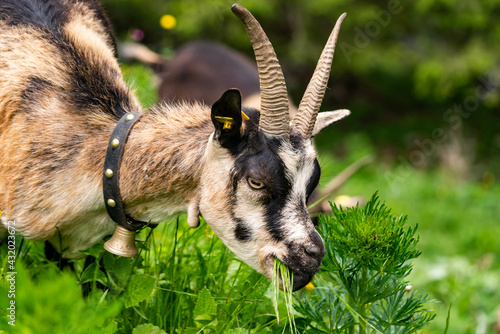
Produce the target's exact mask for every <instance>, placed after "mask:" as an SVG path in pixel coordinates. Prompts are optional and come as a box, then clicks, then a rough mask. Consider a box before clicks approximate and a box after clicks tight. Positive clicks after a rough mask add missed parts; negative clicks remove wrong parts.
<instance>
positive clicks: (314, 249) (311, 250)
mask: <svg viewBox="0 0 500 334" xmlns="http://www.w3.org/2000/svg"><path fill="white" fill-rule="evenodd" d="M304 251H305V252H306V254H308V255H310V256H312V257H314V258H318V257H322V254H323V252H322V250H321V247H318V246H316V245H314V244H309V245H305V246H304Z"/></svg>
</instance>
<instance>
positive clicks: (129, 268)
mask: <svg viewBox="0 0 500 334" xmlns="http://www.w3.org/2000/svg"><path fill="white" fill-rule="evenodd" d="M123 71H124V74H125V75H126V77H127V79H126V80H127V82H135V83H136V85H135V87H137V88H138V89H139V96H141V103H142V104H143V105H145V106H148V105H151V103H152V102H153V101H154V100H155V99H156V96H155V93H154V87H153V86H152V85H151V84H150V82H151V81H150V76H151V73H150V71H148V70H147V69H144V68H141V67H136V65H133V66H131V67H129V68H127V67H124V68H123ZM318 143H319V149H320V153H321V154H320V162H321V164H322V168H323V176H322V180H321V185H325V184H326V183H327V181H328V180H329V179H331V178H332V177H334V176H335V175H336V174H338V173H339V172H340V171H341V170H342V169H343V168H344V167H346V166H348V165H349V164H351V163H352V162H354V161H355V160H357V159H359V158H361V157H363V156H365V155H367V154H371V155H374V156H377V150H376V148H374V147H373V146H372V145H371V144H370V142H369V140H367V138H366V137H365V136H364V135H363V134H362V133H353V134H350V135H348V136H347V137H345V138H343V141H342V143H340V144H336V145H333V146H332V145H331V139H328V138H321V137H319V138H318ZM339 148H341V151H342V152H343V158H342V159H339V158H337V157H336V156H335V155H334V154H333V153H332V152H336V151H339ZM488 172H490V173H491V172H495V171H494V170H492V169H491V168H490V169H488V168H487V167H481V166H476V167H475V174H476V175H477V177H476V178H471V179H469V180H459V179H458V178H456V177H455V176H454V175H453V174H452V173H450V172H449V171H443V170H440V169H432V170H428V171H421V170H416V169H415V170H413V169H412V170H407V169H406V167H404V166H399V165H397V164H392V163H387V162H385V160H379V161H376V162H375V163H373V164H371V165H370V166H368V167H365V168H363V169H362V170H361V171H359V172H358V173H356V174H355V175H354V176H353V177H352V178H351V179H349V181H348V182H347V183H346V184H345V186H344V187H343V188H342V189H340V191H339V192H338V193H336V194H333V196H332V198H331V199H332V200H333V199H335V197H336V196H337V195H348V196H360V198H364V199H365V200H368V198H369V197H370V196H371V194H373V193H374V192H375V191H379V195H380V197H381V198H382V199H383V200H384V201H385V203H386V204H387V206H388V207H390V208H391V209H392V212H393V213H394V214H395V215H401V214H404V215H408V221H409V224H410V225H412V226H414V225H415V224H417V223H418V226H419V228H418V234H419V236H420V239H419V243H418V246H417V248H418V250H420V251H421V255H420V257H419V258H418V259H416V260H415V261H414V263H413V270H412V272H411V274H410V276H409V277H408V280H409V283H410V284H411V285H412V287H413V289H415V290H418V291H425V292H426V293H428V294H429V298H430V299H433V300H435V301H434V302H431V303H428V304H427V305H426V306H427V307H428V308H430V309H434V311H435V314H436V318H435V319H434V320H433V321H432V322H431V323H430V324H429V326H428V327H426V328H425V329H424V330H422V331H419V333H427V334H441V333H444V332H445V330H446V331H447V332H448V333H460V334H469V333H470V334H475V333H485V334H495V332H494V330H493V324H494V323H495V322H496V321H498V319H497V318H496V310H497V309H498V307H499V300H500V261H499V259H500V241H499V237H498V236H499V235H500V224H498V219H499V217H500V206H499V205H498V203H499V202H500V187H499V185H498V182H495V179H494V178H493V179H492V178H491V175H494V174H488ZM483 175H489V176H488V178H487V179H486V180H485V178H484V177H482V176H483ZM140 238H141V240H142V241H140V242H139V243H138V244H139V248H140V254H139V257H137V258H135V259H126V258H119V257H115V256H112V255H110V254H108V253H105V252H104V251H103V250H102V245H96V247H94V248H92V249H90V250H89V251H88V252H87V254H89V255H90V256H92V257H94V258H96V259H97V260H98V262H97V263H99V264H97V263H96V264H94V265H92V266H90V267H89V268H87V269H85V270H84V266H83V264H84V263H83V261H82V260H78V261H74V263H73V265H74V267H75V270H74V271H68V270H64V271H61V270H60V269H59V263H58V262H57V261H56V262H51V261H48V260H47V259H46V258H45V256H44V245H43V243H38V242H29V241H26V240H24V241H22V239H21V238H19V237H18V238H17V239H16V244H17V245H18V247H19V246H20V245H22V246H21V247H20V248H18V258H17V260H16V265H17V269H16V270H17V276H16V287H17V289H16V306H17V308H16V327H12V326H9V325H8V324H7V321H6V320H7V318H6V314H5V312H6V307H5V306H6V305H8V302H9V298H8V297H7V296H8V285H7V284H6V278H7V277H6V269H5V268H6V265H7V256H6V255H7V253H6V247H5V245H4V246H2V247H1V248H0V266H1V268H2V269H0V270H2V271H1V272H0V305H1V309H0V333H2V334H3V333H9V334H10V333H13V334H15V333H23V334H29V333H36V334H39V333H58V334H59V333H61V334H62V333H133V334H141V333H151V332H152V331H156V332H157V333H164V332H166V333H169V334H171V333H187V334H189V333H208V332H210V333H228V334H235V333H236V334H240V333H282V332H283V331H284V330H287V329H289V327H286V326H288V325H287V324H288V321H287V320H288V315H287V314H288V313H287V310H290V307H289V305H290V304H289V302H288V304H287V302H286V300H285V299H284V298H280V299H279V301H278V313H279V315H280V317H279V323H278V320H277V318H276V314H277V312H276V310H275V303H274V302H273V286H272V284H271V282H269V281H268V280H267V279H265V278H264V277H263V276H261V275H260V274H258V273H256V272H255V271H254V270H252V269H251V268H249V267H248V266H247V265H246V264H244V263H241V261H239V260H238V259H236V258H235V257H234V256H233V255H232V254H231V252H230V251H229V250H228V249H227V248H226V247H225V246H224V245H223V244H222V243H221V242H220V240H219V239H218V238H217V237H216V236H215V235H214V234H213V233H212V232H211V230H210V228H209V227H208V226H207V225H206V224H204V223H202V225H201V226H200V227H199V228H198V229H194V230H193V229H190V228H188V226H187V224H186V221H185V218H184V217H181V218H180V219H179V220H173V221H170V222H166V223H165V224H162V225H160V226H159V227H158V228H156V229H155V230H153V231H152V232H151V231H149V230H146V231H143V232H141V234H140ZM323 277H324V275H322V274H320V275H317V277H316V278H315V279H314V280H313V283H314V285H315V286H316V288H315V289H314V290H312V291H309V290H303V291H299V292H296V293H294V294H293V296H294V300H293V306H294V309H295V313H294V316H295V319H296V324H297V327H299V328H305V327H307V326H308V323H309V322H311V321H313V320H314V319H313V318H311V317H313V316H314V315H311V317H309V318H304V317H302V316H301V315H300V312H298V311H297V310H298V309H300V307H299V306H300V305H301V304H303V303H306V302H307V301H311V300H313V298H318V299H317V300H315V304H314V305H313V306H314V307H316V308H318V309H322V310H327V311H328V312H329V314H330V315H332V316H337V318H336V321H337V322H338V323H341V324H345V325H349V323H348V322H349V317H348V316H346V314H347V315H348V314H349V312H347V313H346V309H345V303H348V301H347V300H345V303H344V302H343V301H342V299H340V298H339V296H340V295H336V294H335V293H337V290H335V289H334V288H333V286H332V285H331V284H330V283H329V281H328V280H326V281H325V279H324V278H323ZM84 281H87V285H90V288H91V292H90V294H89V296H88V297H85V298H84V297H82V286H81V284H82V282H84ZM97 282H99V283H97ZM99 284H102V285H104V286H105V287H106V288H105V289H104V290H101V289H98V288H97V285H99ZM86 289H87V290H88V287H87V288H86ZM318 303H319V304H318ZM450 305H451V308H450ZM298 307H299V308H298ZM448 311H449V316H448ZM317 316H318V317H320V316H321V314H317ZM41 319H43V321H42V320H41ZM82 319H84V320H82ZM318 319H319V318H318ZM448 321H449V325H447V322H448ZM161 329H162V330H161ZM2 331H3V332H2ZM309 332H310V333H316V332H314V331H309ZM309 332H308V333H309ZM325 332H328V329H326V330H325Z"/></svg>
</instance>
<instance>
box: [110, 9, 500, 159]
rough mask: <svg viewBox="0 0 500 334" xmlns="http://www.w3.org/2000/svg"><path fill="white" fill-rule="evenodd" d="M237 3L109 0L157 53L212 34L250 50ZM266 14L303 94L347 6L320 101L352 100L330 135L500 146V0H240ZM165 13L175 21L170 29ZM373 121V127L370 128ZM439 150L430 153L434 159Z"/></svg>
mask: <svg viewBox="0 0 500 334" xmlns="http://www.w3.org/2000/svg"><path fill="white" fill-rule="evenodd" d="M233 2H234V1H228V0H216V1H210V2H207V1H203V0H172V1H168V2H165V1H160V0H150V1H146V2H144V1H138V0H126V1H123V0H104V4H105V7H106V8H107V9H108V12H109V14H110V15H111V16H112V19H113V22H114V24H115V27H116V30H117V32H118V36H119V38H120V39H127V38H130V32H131V31H132V30H133V29H141V30H144V32H145V37H144V40H143V43H145V44H147V45H149V46H150V47H152V48H153V49H155V50H156V51H159V52H162V50H165V49H168V50H169V52H168V53H169V54H171V53H172V50H177V49H178V48H180V47H181V46H182V45H184V44H185V43H187V42H190V41H193V40H215V41H217V42H221V43H223V44H226V45H229V46H231V47H233V48H235V49H237V50H240V51H242V52H244V53H245V54H247V55H248V56H249V57H250V58H252V59H253V52H252V49H251V47H250V43H249V41H248V37H247V36H246V34H245V31H244V29H243V28H242V26H241V24H240V22H239V21H238V20H237V19H236V18H235V17H234V16H233V15H232V14H231V12H230V6H231V5H232V3H233ZM241 4H242V5H244V6H246V7H247V8H248V9H249V10H250V11H251V12H252V13H253V14H254V15H255V16H256V17H257V18H258V20H259V21H260V22H261V24H262V26H263V28H264V29H265V31H266V33H267V34H268V35H269V37H270V40H271V41H272V42H273V45H274V46H275V48H276V52H277V54H278V57H279V59H280V61H281V63H282V65H283V67H284V70H285V76H286V77H287V83H288V88H289V89H290V91H291V96H292V97H293V99H294V100H295V101H296V102H298V101H300V98H301V96H302V93H303V92H304V89H305V87H306V85H307V82H308V80H309V77H310V74H311V73H312V71H313V69H314V66H315V64H316V61H317V58H318V56H319V54H320V53H321V49H322V48H323V46H324V43H325V41H326V39H327V38H328V34H329V33H330V31H331V29H332V26H333V24H334V22H335V20H336V19H337V17H338V16H339V15H340V14H341V13H343V12H347V13H348V17H347V19H346V20H345V22H344V25H343V27H342V30H341V34H340V37H339V42H338V46H337V51H336V57H335V61H334V64H333V74H332V80H331V83H330V86H331V87H332V90H331V91H328V93H327V94H326V96H325V101H324V105H323V107H324V108H325V110H330V109H332V108H339V107H341V108H348V109H350V110H352V111H353V114H352V116H350V117H349V119H348V120H346V121H343V125H342V127H340V128H338V127H337V128H336V129H335V130H332V129H329V130H327V134H325V136H327V137H328V138H330V140H331V139H332V138H334V139H340V138H342V137H341V135H344V134H345V133H347V132H348V131H355V130H359V129H360V127H362V130H363V131H364V132H365V133H367V134H368V135H369V136H370V140H371V141H373V142H376V143H377V144H384V145H390V146H393V147H396V148H398V149H399V150H400V151H401V150H403V149H411V147H412V146H414V145H415V144H416V141H417V140H418V139H422V138H429V137H431V134H432V131H433V130H434V129H436V128H440V129H443V130H445V131H448V130H456V129H457V128H458V126H461V127H463V131H464V135H465V136H466V137H467V138H469V137H471V138H476V139H477V143H476V145H477V151H478V153H479V155H480V157H481V158H483V159H486V158H487V159H489V160H492V159H494V156H493V153H494V152H495V151H496V150H498V148H499V144H498V131H497V129H496V128H495V127H494V126H491V125H490V124H496V123H497V122H498V115H497V114H496V113H495V110H497V109H498V107H499V104H500V94H499V90H498V85H499V76H500V71H499V67H498V66H499V64H498V61H497V56H496V55H497V54H498V53H499V51H500V50H499V48H500V46H499V44H498V43H495V41H498V39H499V37H500V29H498V28H494V27H492V26H491V22H495V21H497V20H498V18H499V15H500V11H499V9H500V0H489V1H473V2H470V1H469V2H467V1H463V0H446V1H433V0H422V1H410V0H384V1H382V0H377V1H369V0H362V1H356V2H354V1H347V0H341V1H330V0H314V1H300V0H291V1H290V0H286V1H285V0H273V1H257V0H243V1H241ZM164 14H171V15H173V16H175V17H176V18H177V22H178V24H177V26H176V28H175V29H172V30H168V31H166V30H163V29H162V28H161V26H160V24H159V22H160V18H161V16H162V15H164ZM367 125H369V126H367ZM438 158H439V157H436V156H432V157H429V160H430V162H433V161H435V160H437V159H438Z"/></svg>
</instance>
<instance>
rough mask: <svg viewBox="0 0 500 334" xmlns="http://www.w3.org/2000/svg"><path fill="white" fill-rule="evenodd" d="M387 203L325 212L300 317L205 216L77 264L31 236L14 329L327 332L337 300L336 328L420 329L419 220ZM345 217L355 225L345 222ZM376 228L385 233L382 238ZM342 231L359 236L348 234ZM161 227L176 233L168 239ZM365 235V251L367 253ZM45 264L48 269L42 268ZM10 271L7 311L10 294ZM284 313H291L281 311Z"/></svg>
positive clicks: (3, 300) (21, 264)
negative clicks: (133, 254) (47, 253)
mask: <svg viewBox="0 0 500 334" xmlns="http://www.w3.org/2000/svg"><path fill="white" fill-rule="evenodd" d="M374 201H376V198H375V199H374ZM384 210H386V208H385V207H384V206H382V207H380V206H379V204H378V203H377V202H369V203H368V205H367V207H366V209H364V210H362V209H360V208H356V209H355V210H352V211H350V210H346V211H344V210H341V209H336V211H335V213H334V215H333V216H332V217H327V218H324V219H322V222H321V232H322V233H323V237H324V238H325V244H326V248H327V250H328V253H327V255H326V257H325V259H324V267H323V269H322V272H321V274H320V275H319V276H318V277H317V279H316V283H315V284H316V288H314V289H313V290H312V291H311V292H302V293H299V294H295V296H294V300H295V302H294V304H295V310H296V311H299V312H300V315H299V317H298V318H297V323H296V324H295V323H294V322H293V318H294V313H295V311H294V306H292V299H291V296H292V295H291V293H288V294H287V293H285V297H284V298H283V299H282V300H276V296H277V293H276V291H274V290H273V286H271V283H270V282H269V281H268V280H267V279H266V278H265V277H263V276H262V275H260V274H258V273H256V272H255V271H254V270H252V269H251V268H249V267H248V266H247V265H245V264H243V263H241V262H240V261H238V260H236V259H235V258H234V257H233V255H232V254H230V252H229V251H228V250H227V248H226V247H225V246H224V245H222V243H221V242H220V241H219V240H218V239H217V238H216V237H215V236H214V235H213V233H212V232H211V231H210V230H209V229H208V228H207V227H206V225H205V224H203V225H202V226H201V227H200V228H199V229H197V230H192V229H189V228H188V227H187V224H185V218H182V219H177V221H173V222H171V223H170V224H164V225H163V229H162V231H159V230H157V229H159V228H157V229H155V230H151V231H150V232H146V231H144V232H142V233H141V237H142V241H139V248H140V253H139V256H138V257H137V258H133V259H130V258H123V257H118V256H114V255H111V254H110V253H107V252H104V250H103V248H102V244H98V245H96V246H94V247H92V248H90V249H88V250H87V251H85V252H84V253H85V255H87V260H86V262H85V263H84V262H83V260H78V261H74V262H73V267H74V272H67V271H61V270H60V269H59V267H60V264H61V263H57V261H56V262H51V261H49V260H47V259H45V258H43V257H42V256H41V253H42V252H43V247H40V243H33V244H30V243H24V244H23V246H21V248H20V249H19V253H20V254H21V255H20V257H19V259H18V260H17V271H18V274H17V276H16V284H17V285H18V287H19V288H18V290H17V294H16V297H15V301H16V305H17V314H16V315H17V319H16V327H15V332H14V333H48V332H52V329H55V330H56V332H57V333H80V332H81V333H136V334H142V333H153V332H155V333H281V332H283V331H284V330H285V329H286V327H289V328H290V330H291V331H292V332H296V329H295V328H298V329H299V332H300V333H302V332H304V333H305V332H311V330H314V329H319V330H320V331H321V332H322V330H321V329H324V328H327V327H328V326H330V327H329V328H330V331H327V332H332V333H333V332H334V331H332V330H331V328H332V327H331V325H332V323H331V322H329V321H330V320H325V319H327V318H328V317H327V316H326V315H325V314H324V312H327V311H328V312H331V310H332V309H333V310H335V319H334V324H335V327H333V328H343V327H346V326H350V327H352V326H354V325H355V324H358V325H359V324H360V322H359V319H365V318H366V319H369V320H368V323H369V324H370V326H372V327H373V328H376V329H378V330H379V331H380V330H382V332H384V326H385V327H390V326H391V325H393V324H394V323H396V322H398V324H399V325H401V326H402V325H406V324H408V323H411V324H412V325H414V327H412V328H420V327H421V326H422V325H423V323H426V322H428V321H429V320H430V319H431V317H430V316H428V315H426V314H425V312H424V311H423V310H422V305H421V303H422V302H423V300H424V297H423V296H422V295H421V294H420V295H418V296H417V295H414V294H413V293H410V295H407V293H406V292H405V291H404V288H402V287H403V286H402V282H401V278H403V277H404V276H406V274H407V273H408V271H409V270H410V265H409V264H408V262H407V261H408V260H410V259H412V258H414V257H416V256H418V252H416V251H415V250H414V246H415V243H416V239H414V238H413V234H414V233H415V229H412V228H409V229H408V230H406V231H403V227H402V225H403V224H404V219H401V218H397V219H393V217H392V216H390V215H389V212H388V211H384ZM360 215H362V216H363V217H364V218H363V223H364V224H363V225H362V226H363V228H364V229H363V230H359V232H361V234H360V235H357V237H358V238H359V240H358V243H356V242H354V241H353V240H351V239H349V238H351V236H353V235H356V233H353V234H352V235H351V234H349V233H352V232H354V231H355V227H356V226H357V225H358V223H359V221H358V220H359V217H360ZM341 217H344V218H345V220H346V221H347V222H348V223H349V224H350V225H349V224H348V223H346V224H345V225H342V227H341V226H340V225H338V222H339V221H342V220H341V219H342V218H341ZM181 223H182V225H181ZM374 229H375V230H376V232H377V233H378V235H379V236H380V237H378V238H377V239H376V240H374V241H372V240H371V239H372V238H371V237H372V236H373V233H374V231H375V230H374ZM347 230H349V231H350V232H346V231H347ZM342 231H344V234H346V233H347V234H349V238H346V239H342V234H341V232H342ZM160 235H168V236H169V239H171V240H170V241H169V240H165V242H162V243H158V242H157V238H158V237H159V236H160ZM342 241H346V242H342ZM359 242H361V243H362V244H363V245H364V246H363V247H365V251H363V252H358V250H359V249H361V248H360V244H359ZM352 247H354V248H352ZM5 249H6V248H5V247H2V248H1V251H2V252H4V251H5ZM341 251H342V252H343V253H341ZM372 252H373V254H372ZM355 254H359V256H357V255H356V256H355ZM371 254H372V255H371ZM340 258H342V263H341V262H339V261H340V260H339V259H340ZM89 259H91V260H92V261H89ZM37 263H38V265H37ZM39 266H43V268H44V269H43V271H41V272H38V270H37V268H38V267H39ZM25 267H26V268H25ZM278 268H279V269H278ZM382 268H383V269H382ZM285 269H286V268H283V266H280V265H279V264H277V265H276V270H275V271H276V273H277V274H276V275H278V272H279V275H285V276H284V278H283V282H290V277H288V276H287V272H288V271H287V270H285ZM382 272H383V273H382ZM32 274H35V275H32ZM372 276H373V277H372ZM3 278H4V279H3V280H0V290H1V291H0V295H1V296H0V305H2V312H4V311H3V310H5V309H6V307H4V306H5V305H8V303H9V300H8V298H7V286H8V283H7V282H6V280H5V276H4V277H3ZM360 278H361V279H360ZM363 279H364V280H363ZM276 282H279V280H278V279H276V280H275V283H276ZM377 285H378V286H382V287H384V289H383V292H380V291H379V290H377ZM274 288H275V287H274ZM285 288H286V287H285ZM285 290H288V291H291V288H290V287H288V288H287V289H285ZM82 292H83V294H84V295H86V296H87V297H84V296H83V295H82ZM332 293H333V294H332ZM346 297H347V299H348V300H349V303H347V304H346V303H345V299H346ZM276 303H278V304H277V308H275V305H276ZM368 304H371V306H369V307H368V308H367V309H365V311H363V306H365V307H366V305H368ZM317 305H324V306H325V307H320V308H318V307H317ZM279 314H282V315H283V316H278V319H276V316H277V315H279ZM82 315H83V317H82ZM295 316H297V315H295ZM409 316H413V318H411V317H410V318H411V320H410V318H408V317H409ZM5 319H6V317H5V316H4V314H2V322H1V325H0V326H2V327H0V328H1V329H4V330H6V331H8V332H9V333H10V332H11V331H10V330H11V328H10V327H9V325H8V324H7V323H5ZM39 319H45V320H46V321H43V322H41V321H39ZM81 319H86V320H85V321H82V320H81ZM356 319H357V320H356ZM87 320H88V321H87ZM339 324H340V326H339V327H337V325H339ZM368 328H369V327H368ZM391 328H392V327H391ZM396 332H397V331H396ZM396 332H395V333H396ZM397 333H403V332H397ZM405 333H406V332H405Z"/></svg>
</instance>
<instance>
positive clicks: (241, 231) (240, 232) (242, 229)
mask: <svg viewBox="0 0 500 334" xmlns="http://www.w3.org/2000/svg"><path fill="white" fill-rule="evenodd" d="M235 220H236V228H235V230H234V235H235V237H236V239H238V240H239V241H249V240H250V238H251V237H252V231H251V230H250V228H248V226H246V225H245V223H244V222H243V221H242V220H241V219H238V218H235Z"/></svg>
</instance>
